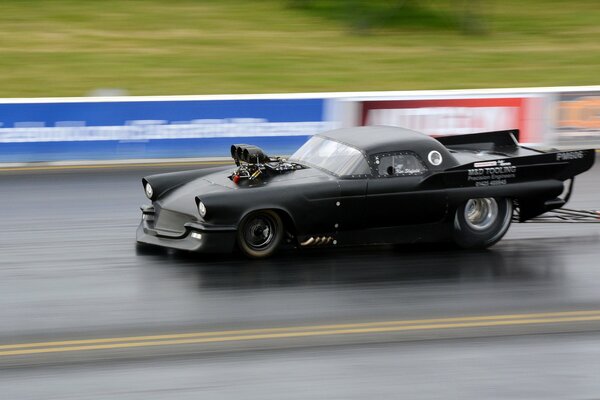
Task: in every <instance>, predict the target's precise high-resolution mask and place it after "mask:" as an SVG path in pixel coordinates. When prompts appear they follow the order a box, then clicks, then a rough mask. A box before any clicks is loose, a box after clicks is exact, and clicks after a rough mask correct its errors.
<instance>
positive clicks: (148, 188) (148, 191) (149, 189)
mask: <svg viewBox="0 0 600 400" xmlns="http://www.w3.org/2000/svg"><path fill="white" fill-rule="evenodd" d="M144 189H145V192H146V197H147V198H149V199H150V200H152V195H153V194H154V190H152V186H150V184H149V183H146V187H145V188H144Z"/></svg>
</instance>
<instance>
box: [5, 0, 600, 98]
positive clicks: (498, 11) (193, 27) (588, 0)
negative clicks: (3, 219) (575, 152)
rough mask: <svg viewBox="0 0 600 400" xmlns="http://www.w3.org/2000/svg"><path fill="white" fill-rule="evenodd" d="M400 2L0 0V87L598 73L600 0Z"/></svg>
mask: <svg viewBox="0 0 600 400" xmlns="http://www.w3.org/2000/svg"><path fill="white" fill-rule="evenodd" d="M392 3H393V2H390V1H388V2H382V1H375V2H371V3H369V2H361V1H356V0H347V2H346V3H344V2H343V1H342V0H338V1H337V2H336V1H335V0H329V1H325V2H321V1H317V0H312V1H311V0H304V1H302V0H295V1H293V0H292V1H290V0H255V1H241V0H238V1H234V0H220V1H201V0H195V1H192V0H187V1H184V0H171V1H164V0H53V1H46V0H29V1H19V0H3V1H2V2H0V97H21V96H22V97H30V96H80V95H85V94H86V93H88V92H89V91H90V90H93V89H95V88H122V89H125V90H127V91H128V92H129V93H130V94H133V95H155V94H213V93H271V92H298V91H302V92H306V91H351V90H408V89H448V88H477V87H513V86H548V85H586V84H598V83H600V81H599V78H598V73H599V71H600V24H599V23H598V21H600V4H599V3H598V0H570V1H569V0H560V1H558V0H502V1H501V0H495V1H494V0H482V1H481V2H478V1H477V0H470V1H469V0H462V1H458V0H429V1H427V0H423V1H418V2H416V1H413V2H411V3H406V0H405V1H404V2H397V3H398V4H399V5H398V6H397V7H396V8H393V9H388V8H386V7H388V5H389V4H392ZM340 4H341V5H342V6H340ZM407 4H408V5H407ZM464 4H467V6H465V5H464ZM477 4H479V6H477V8H475V10H474V12H473V15H471V11H472V8H471V7H473V6H474V5H477ZM465 7H467V8H465ZM471 28H473V29H471Z"/></svg>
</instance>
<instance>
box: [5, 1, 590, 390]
mask: <svg viewBox="0 0 600 400" xmlns="http://www.w3.org/2000/svg"><path fill="white" fill-rule="evenodd" d="M599 21H600V3H599V2H598V1H597V0H570V1H567V0H521V1H517V0H506V1H500V0H479V1H478V0H421V1H417V0H387V1H386V0H372V1H359V0H337V1H336V0H256V1H240V0H221V1H212V2H211V1H201V0H187V1H182V0H171V1H163V0H120V1H117V0H94V1H84V0H52V1H48V0H3V1H2V2H0V223H1V225H2V232H1V233H0V305H2V307H0V321H2V323H0V393H2V398H7V399H38V398H61V399H62V398H77V399H98V398H119V399H142V398H143V399H149V398H150V399H164V398H190V399H191V398H194V399H197V398H199V397H202V398H247V399H253V398H256V399H261V400H262V399H265V398H266V399H269V398H272V399H280V398H298V399H306V398H339V399H348V398H355V399H363V398H365V397H373V396H375V397H380V398H460V399H464V398H478V399H479V398H524V399H534V398H544V399H549V398H556V399H564V398H598V397H600V381H599V380H598V379H597V376H598V371H600V336H599V335H598V332H599V331H600V322H599V321H600V295H599V291H598V286H599V285H600V269H599V268H598V267H599V265H598V261H597V260H598V257H599V256H600V250H599V249H600V229H599V226H598V224H595V223H590V224H513V226H512V227H511V229H510V231H509V233H508V234H507V236H506V237H505V239H504V240H503V241H501V242H500V243H499V244H498V245H496V246H494V247H493V248H492V249H490V250H487V251H477V252H460V251H455V250H452V249H448V248H446V247H444V246H425V247H416V248H415V247H389V246H375V247H372V248H352V249H344V250H340V251H330V250H327V249H321V250H319V249H314V250H311V251H305V252H291V253H280V254H278V255H277V256H276V257H274V258H273V259H269V260H266V261H248V260H245V259H242V258H240V257H239V256H236V255H219V256H206V255H193V254H182V253H178V252H171V251H156V252H147V251H140V250H139V249H137V248H136V246H135V229H136V227H137V224H138V223H139V217H140V216H139V209H138V207H139V205H140V204H143V203H145V202H146V201H147V199H146V198H145V196H144V193H143V191H142V186H141V184H140V182H141V178H142V177H143V176H146V175H149V174H153V173H161V172H171V171H180V170H184V169H194V168H205V167H209V166H212V165H222V164H227V163H230V162H231V160H230V159H229V157H228V154H229V146H230V145H231V143H239V142H246V143H252V144H256V145H258V146H261V147H262V148H264V149H265V150H266V152H267V153H269V154H272V155H287V154H290V153H292V152H293V151H294V150H295V149H296V148H298V147H299V146H300V145H302V144H303V143H304V142H305V141H306V140H307V138H308V137H310V135H312V134H315V133H318V132H321V131H324V130H328V129H333V128H336V127H344V126H354V125H374V124H380V125H381V124H383V125H396V126H403V127H408V128H412V129H416V130H420V131H423V132H425V133H428V134H431V135H450V134H462V133H475V132H484V131H494V130H502V129H519V131H520V141H521V142H522V143H524V144H527V145H531V146H537V147H541V148H561V149H575V148H581V147H585V148H587V147H590V148H600V86H598V84H599V83H600V82H599V81H598V72H599V71H600V24H599V23H598V22H599ZM599 168H600V167H598V166H596V167H594V168H593V169H592V170H591V171H589V172H587V173H585V174H583V175H582V176H581V177H580V178H578V179H577V183H576V185H575V192H574V195H573V197H572V199H571V202H570V203H569V204H570V206H571V207H572V208H579V209H587V210H597V209H598V208H600V183H599V174H600V170H599Z"/></svg>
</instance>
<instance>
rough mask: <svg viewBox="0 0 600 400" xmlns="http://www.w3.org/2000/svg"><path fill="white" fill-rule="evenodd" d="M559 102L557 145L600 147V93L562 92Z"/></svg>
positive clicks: (558, 97) (556, 131)
mask: <svg viewBox="0 0 600 400" xmlns="http://www.w3.org/2000/svg"><path fill="white" fill-rule="evenodd" d="M557 100H558V101H557V102H556V110H555V115H556V122H555V124H556V125H555V126H556V127H555V134H556V143H555V144H556V145H558V146H561V145H587V146H589V145H594V146H596V147H600V91H581V92H562V93H559V94H558V95H557Z"/></svg>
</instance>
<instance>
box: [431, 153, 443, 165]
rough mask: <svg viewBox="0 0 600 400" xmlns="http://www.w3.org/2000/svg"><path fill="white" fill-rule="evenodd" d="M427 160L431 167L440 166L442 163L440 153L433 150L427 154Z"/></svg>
mask: <svg viewBox="0 0 600 400" xmlns="http://www.w3.org/2000/svg"><path fill="white" fill-rule="evenodd" d="M427 159H428V160H429V162H430V163H431V164H432V165H440V164H441V163H442V161H443V159H442V155H441V154H440V152H439V151H435V150H433V151H430V152H429V155H428V156H427Z"/></svg>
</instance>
